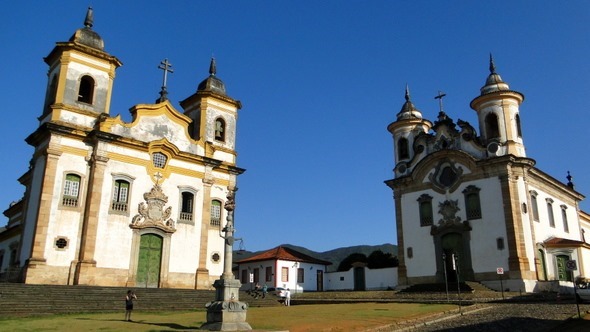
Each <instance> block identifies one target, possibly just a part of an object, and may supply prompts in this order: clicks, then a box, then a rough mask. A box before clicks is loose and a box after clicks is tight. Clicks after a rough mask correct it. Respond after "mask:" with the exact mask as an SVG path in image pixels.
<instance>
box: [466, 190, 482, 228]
mask: <svg viewBox="0 0 590 332" xmlns="http://www.w3.org/2000/svg"><path fill="white" fill-rule="evenodd" d="M479 191H480V189H479V188H477V187H476V186H467V188H465V190H463V195H465V213H466V217H467V220H471V219H481V203H480V200H479Z"/></svg>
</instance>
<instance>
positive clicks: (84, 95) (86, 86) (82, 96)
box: [78, 75, 94, 104]
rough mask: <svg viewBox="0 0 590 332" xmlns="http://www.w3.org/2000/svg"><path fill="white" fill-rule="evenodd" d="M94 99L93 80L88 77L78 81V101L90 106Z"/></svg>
mask: <svg viewBox="0 0 590 332" xmlns="http://www.w3.org/2000/svg"><path fill="white" fill-rule="evenodd" d="M93 98H94V79H93V78H92V77H90V76H88V75H86V76H82V78H81V79H80V89H79V90H78V101H79V102H83V103H86V104H92V100H93Z"/></svg>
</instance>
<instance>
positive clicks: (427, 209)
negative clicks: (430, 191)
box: [418, 194, 433, 226]
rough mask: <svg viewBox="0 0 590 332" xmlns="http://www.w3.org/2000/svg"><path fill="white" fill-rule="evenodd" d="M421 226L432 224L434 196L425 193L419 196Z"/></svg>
mask: <svg viewBox="0 0 590 332" xmlns="http://www.w3.org/2000/svg"><path fill="white" fill-rule="evenodd" d="M418 209H419V213H420V226H432V221H433V218H432V196H430V195H427V194H423V195H421V196H420V197H419V198H418Z"/></svg>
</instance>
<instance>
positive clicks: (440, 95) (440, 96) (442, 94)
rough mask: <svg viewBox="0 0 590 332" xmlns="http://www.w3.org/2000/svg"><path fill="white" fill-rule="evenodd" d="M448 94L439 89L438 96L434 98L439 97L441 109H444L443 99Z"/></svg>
mask: <svg viewBox="0 0 590 332" xmlns="http://www.w3.org/2000/svg"><path fill="white" fill-rule="evenodd" d="M444 96H446V94H445V93H443V92H442V91H438V95H436V97H434V99H438V107H439V108H440V111H441V112H442V111H443V102H442V99H443V97H444Z"/></svg>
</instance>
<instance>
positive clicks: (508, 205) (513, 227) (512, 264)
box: [499, 170, 532, 279]
mask: <svg viewBox="0 0 590 332" xmlns="http://www.w3.org/2000/svg"><path fill="white" fill-rule="evenodd" d="M499 179H500V187H501V190H502V199H503V205H504V220H505V221H506V237H507V239H506V242H507V247H508V269H509V276H510V278H515V279H520V278H525V279H526V278H531V277H532V272H531V271H530V268H529V260H528V258H527V256H526V244H525V241H524V230H523V226H522V217H521V214H520V201H519V200H518V184H517V179H518V177H517V176H514V175H513V174H512V172H511V171H510V170H508V174H506V175H501V176H499Z"/></svg>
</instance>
